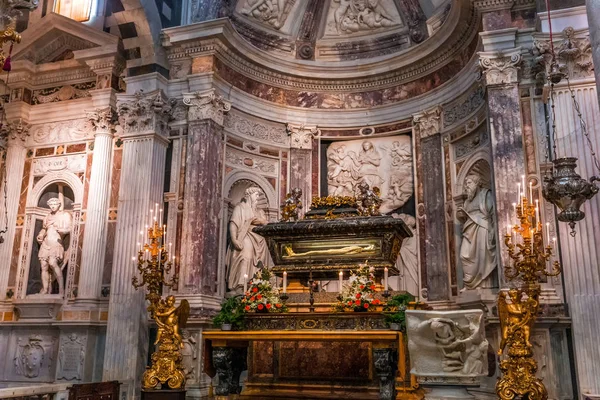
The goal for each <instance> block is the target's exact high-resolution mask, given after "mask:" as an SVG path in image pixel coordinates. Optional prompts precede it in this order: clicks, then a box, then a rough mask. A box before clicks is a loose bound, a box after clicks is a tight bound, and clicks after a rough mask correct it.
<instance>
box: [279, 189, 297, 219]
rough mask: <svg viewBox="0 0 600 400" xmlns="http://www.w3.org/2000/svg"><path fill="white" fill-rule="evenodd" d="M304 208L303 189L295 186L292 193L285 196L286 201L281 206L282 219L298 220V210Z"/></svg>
mask: <svg viewBox="0 0 600 400" xmlns="http://www.w3.org/2000/svg"><path fill="white" fill-rule="evenodd" d="M301 209H302V189H300V188H294V189H292V193H288V194H287V195H286V196H285V203H284V204H283V206H281V220H282V221H292V220H294V221H298V211H299V210H301Z"/></svg>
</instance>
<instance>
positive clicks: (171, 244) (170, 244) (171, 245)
mask: <svg viewBox="0 0 600 400" xmlns="http://www.w3.org/2000/svg"><path fill="white" fill-rule="evenodd" d="M171 247H173V243H169V254H171V253H172V252H171Z"/></svg>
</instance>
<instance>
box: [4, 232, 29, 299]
mask: <svg viewBox="0 0 600 400" xmlns="http://www.w3.org/2000/svg"><path fill="white" fill-rule="evenodd" d="M22 235H23V228H21V227H18V228H16V229H15V241H14V244H13V251H12V254H13V257H12V258H11V260H10V272H9V275H8V286H9V287H13V288H14V287H15V285H16V284H17V282H16V281H17V269H18V267H19V250H20V249H21V239H22ZM13 290H14V289H13ZM0 298H4V293H0Z"/></svg>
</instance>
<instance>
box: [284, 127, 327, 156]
mask: <svg viewBox="0 0 600 400" xmlns="http://www.w3.org/2000/svg"><path fill="white" fill-rule="evenodd" d="M285 131H286V133H287V134H288V136H290V137H291V140H290V146H291V147H292V148H293V149H307V150H310V149H312V140H313V139H314V138H316V137H319V136H321V130H320V129H319V128H318V127H316V126H315V127H307V126H305V125H292V124H285Z"/></svg>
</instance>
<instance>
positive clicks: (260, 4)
mask: <svg viewBox="0 0 600 400" xmlns="http://www.w3.org/2000/svg"><path fill="white" fill-rule="evenodd" d="M288 3H290V1H289V0H246V4H245V5H244V8H242V11H241V12H242V14H244V15H248V16H252V17H254V18H256V19H258V20H260V21H264V22H266V23H268V24H269V25H271V26H272V27H273V28H275V29H280V28H281V27H282V26H283V24H285V20H286V19H287V15H288V13H289V8H286V7H287V5H288Z"/></svg>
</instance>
